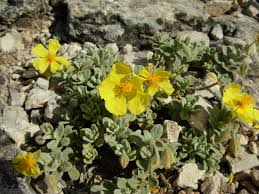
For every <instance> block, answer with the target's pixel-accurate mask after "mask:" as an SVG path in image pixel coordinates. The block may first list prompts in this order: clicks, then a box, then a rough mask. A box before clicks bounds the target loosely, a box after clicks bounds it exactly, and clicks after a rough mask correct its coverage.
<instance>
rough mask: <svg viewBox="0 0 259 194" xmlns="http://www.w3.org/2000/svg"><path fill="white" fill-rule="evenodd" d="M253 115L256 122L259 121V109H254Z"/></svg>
mask: <svg viewBox="0 0 259 194" xmlns="http://www.w3.org/2000/svg"><path fill="white" fill-rule="evenodd" d="M253 117H254V121H255V122H259V110H257V109H254V111H253Z"/></svg>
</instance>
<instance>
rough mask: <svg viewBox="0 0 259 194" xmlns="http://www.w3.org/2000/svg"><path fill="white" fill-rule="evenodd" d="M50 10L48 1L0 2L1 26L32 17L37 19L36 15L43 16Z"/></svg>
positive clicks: (9, 0) (12, 0)
mask: <svg viewBox="0 0 259 194" xmlns="http://www.w3.org/2000/svg"><path fill="white" fill-rule="evenodd" d="M48 10H49V1H48V0H41V1H34V0H19V1H18V0H2V1H0V15H1V21H0V24H1V23H2V24H12V23H14V22H15V21H17V20H20V21H21V20H22V19H24V18H26V17H28V16H30V15H31V16H32V15H33V16H34V18H35V16H36V15H42V14H44V13H46V12H47V11H48ZM30 19H31V18H30ZM28 23H29V22H28Z"/></svg>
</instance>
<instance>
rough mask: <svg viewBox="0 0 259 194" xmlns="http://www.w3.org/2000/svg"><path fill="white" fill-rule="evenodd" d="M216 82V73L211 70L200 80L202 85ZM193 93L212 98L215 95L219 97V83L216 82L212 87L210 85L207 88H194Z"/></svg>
mask: <svg viewBox="0 0 259 194" xmlns="http://www.w3.org/2000/svg"><path fill="white" fill-rule="evenodd" d="M217 82H218V78H217V75H216V74H215V73H213V72H209V73H207V75H206V77H205V78H204V79H203V80H202V83H204V86H210V85H212V84H215V83H217ZM201 87H202V86H201ZM194 95H196V96H201V97H203V98H213V97H215V96H216V97H219V98H221V91H220V86H219V84H216V85H214V86H213V87H210V88H209V89H204V90H196V91H195V93H194Z"/></svg>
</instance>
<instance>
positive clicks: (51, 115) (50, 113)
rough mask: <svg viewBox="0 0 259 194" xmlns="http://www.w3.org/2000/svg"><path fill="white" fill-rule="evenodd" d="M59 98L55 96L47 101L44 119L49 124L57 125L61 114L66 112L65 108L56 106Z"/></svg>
mask: <svg viewBox="0 0 259 194" xmlns="http://www.w3.org/2000/svg"><path fill="white" fill-rule="evenodd" d="M60 98H61V97H60V96H56V97H55V98H52V99H51V100H49V101H48V103H47V106H46V108H45V111H44V119H45V120H46V121H48V122H51V123H58V122H59V121H60V120H61V119H62V116H63V114H64V113H65V112H66V110H65V108H64V107H62V106H60V105H59V104H58V100H59V99H60Z"/></svg>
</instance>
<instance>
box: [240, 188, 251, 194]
mask: <svg viewBox="0 0 259 194" xmlns="http://www.w3.org/2000/svg"><path fill="white" fill-rule="evenodd" d="M238 194H249V193H248V192H247V190H245V189H242V190H241V191H239V192H238Z"/></svg>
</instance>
